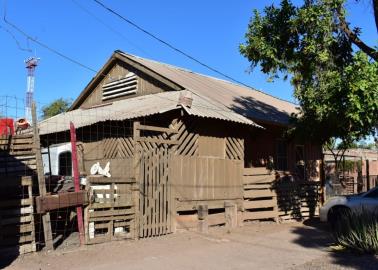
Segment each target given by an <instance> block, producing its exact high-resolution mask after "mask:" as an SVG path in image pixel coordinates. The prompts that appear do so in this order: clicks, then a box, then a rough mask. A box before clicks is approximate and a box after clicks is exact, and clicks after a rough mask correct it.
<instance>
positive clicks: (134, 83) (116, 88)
mask: <svg viewBox="0 0 378 270" xmlns="http://www.w3.org/2000/svg"><path fill="white" fill-rule="evenodd" d="M137 89H138V79H137V76H136V75H135V74H134V73H132V72H130V73H129V74H127V75H126V77H125V78H122V79H119V80H116V81H113V82H109V83H106V84H103V85H102V100H107V99H112V98H116V97H121V96H126V95H130V94H135V93H136V92H137Z"/></svg>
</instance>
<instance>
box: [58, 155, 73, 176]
mask: <svg viewBox="0 0 378 270" xmlns="http://www.w3.org/2000/svg"><path fill="white" fill-rule="evenodd" d="M58 173H59V175H64V176H72V156H71V152H69V151H67V152H63V153H60V154H59V171H58Z"/></svg>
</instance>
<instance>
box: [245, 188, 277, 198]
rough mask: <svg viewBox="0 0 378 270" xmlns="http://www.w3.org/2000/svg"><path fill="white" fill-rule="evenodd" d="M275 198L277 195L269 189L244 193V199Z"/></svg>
mask: <svg viewBox="0 0 378 270" xmlns="http://www.w3.org/2000/svg"><path fill="white" fill-rule="evenodd" d="M274 196H276V193H275V192H274V191H272V190H269V189H265V190H264V189H263V190H245V191H244V198H263V197H274Z"/></svg>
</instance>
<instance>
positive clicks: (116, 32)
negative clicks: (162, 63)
mask: <svg viewBox="0 0 378 270" xmlns="http://www.w3.org/2000/svg"><path fill="white" fill-rule="evenodd" d="M71 1H72V2H73V3H74V4H75V5H76V6H77V7H79V8H80V9H81V10H83V11H84V12H85V13H87V14H88V15H89V16H91V17H93V18H94V19H95V20H96V21H98V22H99V23H100V24H102V25H103V26H105V27H106V28H108V29H109V30H110V31H111V32H113V33H114V34H116V35H118V36H120V37H121V38H123V39H124V40H125V41H126V42H127V43H129V44H130V45H131V46H133V47H134V48H136V49H138V50H139V51H141V52H143V53H144V54H146V55H149V53H148V52H146V51H145V50H143V49H142V48H141V47H140V46H138V45H137V44H135V43H134V42H132V41H131V40H130V39H128V38H127V37H126V36H125V35H124V34H123V33H121V32H120V31H118V30H117V29H115V28H114V27H112V26H110V25H109V24H107V23H106V22H104V21H103V20H102V19H101V18H100V17H98V16H96V15H95V14H94V13H93V12H92V11H90V10H89V9H87V8H86V7H84V6H83V5H82V4H81V3H79V2H78V1H76V0H71Z"/></svg>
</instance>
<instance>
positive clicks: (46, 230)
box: [32, 102, 54, 250]
mask: <svg viewBox="0 0 378 270" xmlns="http://www.w3.org/2000/svg"><path fill="white" fill-rule="evenodd" d="M32 124H33V139H34V150H35V159H36V165H37V176H38V188H39V195H40V196H45V195H46V180H45V175H44V173H43V162H42V154H41V142H40V139H39V132H38V121H37V113H36V106H35V102H33V103H32ZM42 224H43V235H44V237H45V246H46V248H47V249H48V250H53V249H54V244H53V238H52V232H51V220H50V213H49V212H47V213H45V214H42Z"/></svg>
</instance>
